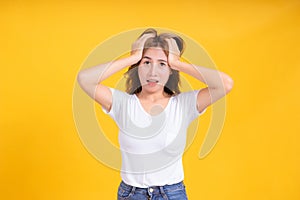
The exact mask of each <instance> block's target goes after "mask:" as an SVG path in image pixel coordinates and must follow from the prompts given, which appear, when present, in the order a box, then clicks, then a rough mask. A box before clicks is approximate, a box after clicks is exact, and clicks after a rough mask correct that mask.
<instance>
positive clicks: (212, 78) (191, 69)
mask: <svg viewBox="0 0 300 200" xmlns="http://www.w3.org/2000/svg"><path fill="white" fill-rule="evenodd" d="M167 41H168V44H169V57H168V62H169V65H170V67H171V68H173V69H175V70H178V71H181V72H184V73H186V74H189V75H191V76H193V77H194V78H196V79H198V80H199V81H201V82H203V83H205V84H206V85H207V87H206V88H204V89H202V90H201V91H200V92H199V93H198V96H197V109H198V111H199V112H202V111H203V110H204V109H205V108H206V107H208V106H209V105H211V104H212V103H214V102H216V101H217V100H218V99H220V98H222V97H223V96H225V95H226V94H228V93H229V92H230V91H231V89H232V87H233V80H232V79H231V77H230V76H229V75H227V74H225V73H224V72H220V71H218V70H213V69H209V68H205V67H200V66H196V65H192V64H189V63H185V62H181V61H180V60H179V50H178V47H177V45H176V41H175V40H173V39H168V40H167Z"/></svg>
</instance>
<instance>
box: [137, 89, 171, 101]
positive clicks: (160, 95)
mask: <svg viewBox="0 0 300 200" xmlns="http://www.w3.org/2000/svg"><path fill="white" fill-rule="evenodd" d="M136 95H137V97H138V98H139V99H143V100H148V101H152V102H155V101H158V100H161V99H165V98H169V97H170V95H169V94H167V93H165V92H164V91H162V92H156V93H147V92H144V91H143V90H142V91H141V92H140V93H138V94H136Z"/></svg>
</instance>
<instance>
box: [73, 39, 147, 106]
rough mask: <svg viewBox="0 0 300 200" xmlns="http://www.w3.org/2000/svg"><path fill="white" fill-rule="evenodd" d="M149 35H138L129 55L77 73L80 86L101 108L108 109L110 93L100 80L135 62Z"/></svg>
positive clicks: (138, 58)
mask: <svg viewBox="0 0 300 200" xmlns="http://www.w3.org/2000/svg"><path fill="white" fill-rule="evenodd" d="M150 37H152V34H145V35H143V36H142V37H140V38H139V39H138V40H137V41H136V42H135V43H134V44H133V45H132V52H131V55H130V56H129V57H127V58H122V59H119V60H115V61H112V62H109V63H105V64H100V65H97V66H94V67H91V68H88V69H84V70H81V71H80V72H79V73H78V75H77V81H78V83H79V85H80V87H81V88H82V89H83V90H84V91H85V92H86V93H87V94H88V95H89V96H90V97H91V98H93V99H95V101H97V102H98V103H99V104H100V105H101V106H102V107H103V108H105V109H106V110H107V111H110V108H111V104H112V94H111V91H110V90H109V88H108V87H107V86H105V85H103V84H101V82H102V81H104V80H105V79H107V78H108V77H110V76H112V75H113V74H115V73H116V72H118V71H120V70H122V69H124V68H125V67H128V66H130V65H133V64H135V63H137V62H138V61H139V60H140V59H141V57H142V51H143V46H144V43H145V41H146V40H147V39H148V38H150Z"/></svg>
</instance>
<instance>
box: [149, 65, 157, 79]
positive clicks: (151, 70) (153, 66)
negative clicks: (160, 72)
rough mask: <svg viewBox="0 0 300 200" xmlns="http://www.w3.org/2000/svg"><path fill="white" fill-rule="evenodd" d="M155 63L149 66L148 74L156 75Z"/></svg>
mask: <svg viewBox="0 0 300 200" xmlns="http://www.w3.org/2000/svg"><path fill="white" fill-rule="evenodd" d="M156 70H157V65H156V64H155V63H154V64H152V65H151V67H150V71H149V75H151V76H153V75H156Z"/></svg>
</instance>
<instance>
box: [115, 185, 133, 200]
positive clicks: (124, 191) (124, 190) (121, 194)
mask: <svg viewBox="0 0 300 200" xmlns="http://www.w3.org/2000/svg"><path fill="white" fill-rule="evenodd" d="M131 191H132V188H131V187H122V184H121V185H120V186H119V189H118V200H125V199H128V198H129V197H130V196H131Z"/></svg>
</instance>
